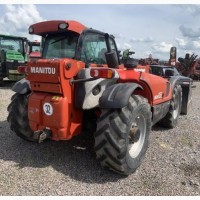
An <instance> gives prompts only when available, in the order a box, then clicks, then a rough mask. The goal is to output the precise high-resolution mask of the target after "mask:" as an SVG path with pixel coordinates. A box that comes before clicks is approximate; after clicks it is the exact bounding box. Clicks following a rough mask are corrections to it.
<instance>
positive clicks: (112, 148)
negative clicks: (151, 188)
mask: <svg viewBox="0 0 200 200" xmlns="http://www.w3.org/2000/svg"><path fill="white" fill-rule="evenodd" d="M150 130H151V111H150V106H149V104H148V103H147V100H146V99H145V98H143V97H142V96H139V95H133V96H131V97H130V99H129V103H128V105H127V106H125V107H124V108H122V109H113V110H103V112H102V114H101V116H100V118H99V120H98V122H97V131H96V133H95V151H96V155H97V158H98V159H99V161H100V163H101V165H102V166H103V167H106V168H109V169H110V170H113V171H115V172H117V173H120V174H123V175H128V174H130V173H133V172H134V171H135V170H136V169H137V168H138V167H139V166H140V164H141V161H142V159H143V158H144V155H145V153H146V150H147V148H148V139H149V133H150Z"/></svg>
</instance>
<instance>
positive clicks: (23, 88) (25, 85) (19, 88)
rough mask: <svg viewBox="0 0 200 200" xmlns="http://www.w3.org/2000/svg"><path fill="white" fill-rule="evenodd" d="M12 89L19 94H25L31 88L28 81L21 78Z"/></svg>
mask: <svg viewBox="0 0 200 200" xmlns="http://www.w3.org/2000/svg"><path fill="white" fill-rule="evenodd" d="M12 90H13V91H14V92H16V93H19V94H25V93H27V92H29V91H30V90H31V87H30V82H29V81H28V80H26V79H25V78H23V79H21V80H20V81H17V82H16V83H15V84H14V85H13V87H12Z"/></svg>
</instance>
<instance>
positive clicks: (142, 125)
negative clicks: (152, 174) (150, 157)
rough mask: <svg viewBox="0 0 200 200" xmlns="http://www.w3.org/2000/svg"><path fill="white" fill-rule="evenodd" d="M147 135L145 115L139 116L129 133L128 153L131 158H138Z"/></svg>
mask: <svg viewBox="0 0 200 200" xmlns="http://www.w3.org/2000/svg"><path fill="white" fill-rule="evenodd" d="M145 135H146V121H145V118H144V116H143V115H138V116H137V117H136V119H135V122H134V123H132V125H131V129H130V133H129V145H128V151H129V155H130V156H131V158H136V157H137V156H138V155H139V153H140V152H141V150H142V147H143V145H144V141H145Z"/></svg>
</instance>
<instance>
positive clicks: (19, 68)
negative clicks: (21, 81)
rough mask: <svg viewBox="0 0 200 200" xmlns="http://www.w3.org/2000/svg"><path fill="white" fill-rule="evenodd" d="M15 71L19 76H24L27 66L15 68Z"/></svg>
mask: <svg viewBox="0 0 200 200" xmlns="http://www.w3.org/2000/svg"><path fill="white" fill-rule="evenodd" d="M17 71H18V72H19V73H20V74H26V73H27V66H19V67H18V68H17Z"/></svg>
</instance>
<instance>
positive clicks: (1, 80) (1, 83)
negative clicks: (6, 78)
mask: <svg viewBox="0 0 200 200" xmlns="http://www.w3.org/2000/svg"><path fill="white" fill-rule="evenodd" d="M0 86H3V69H2V66H1V63H0Z"/></svg>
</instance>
